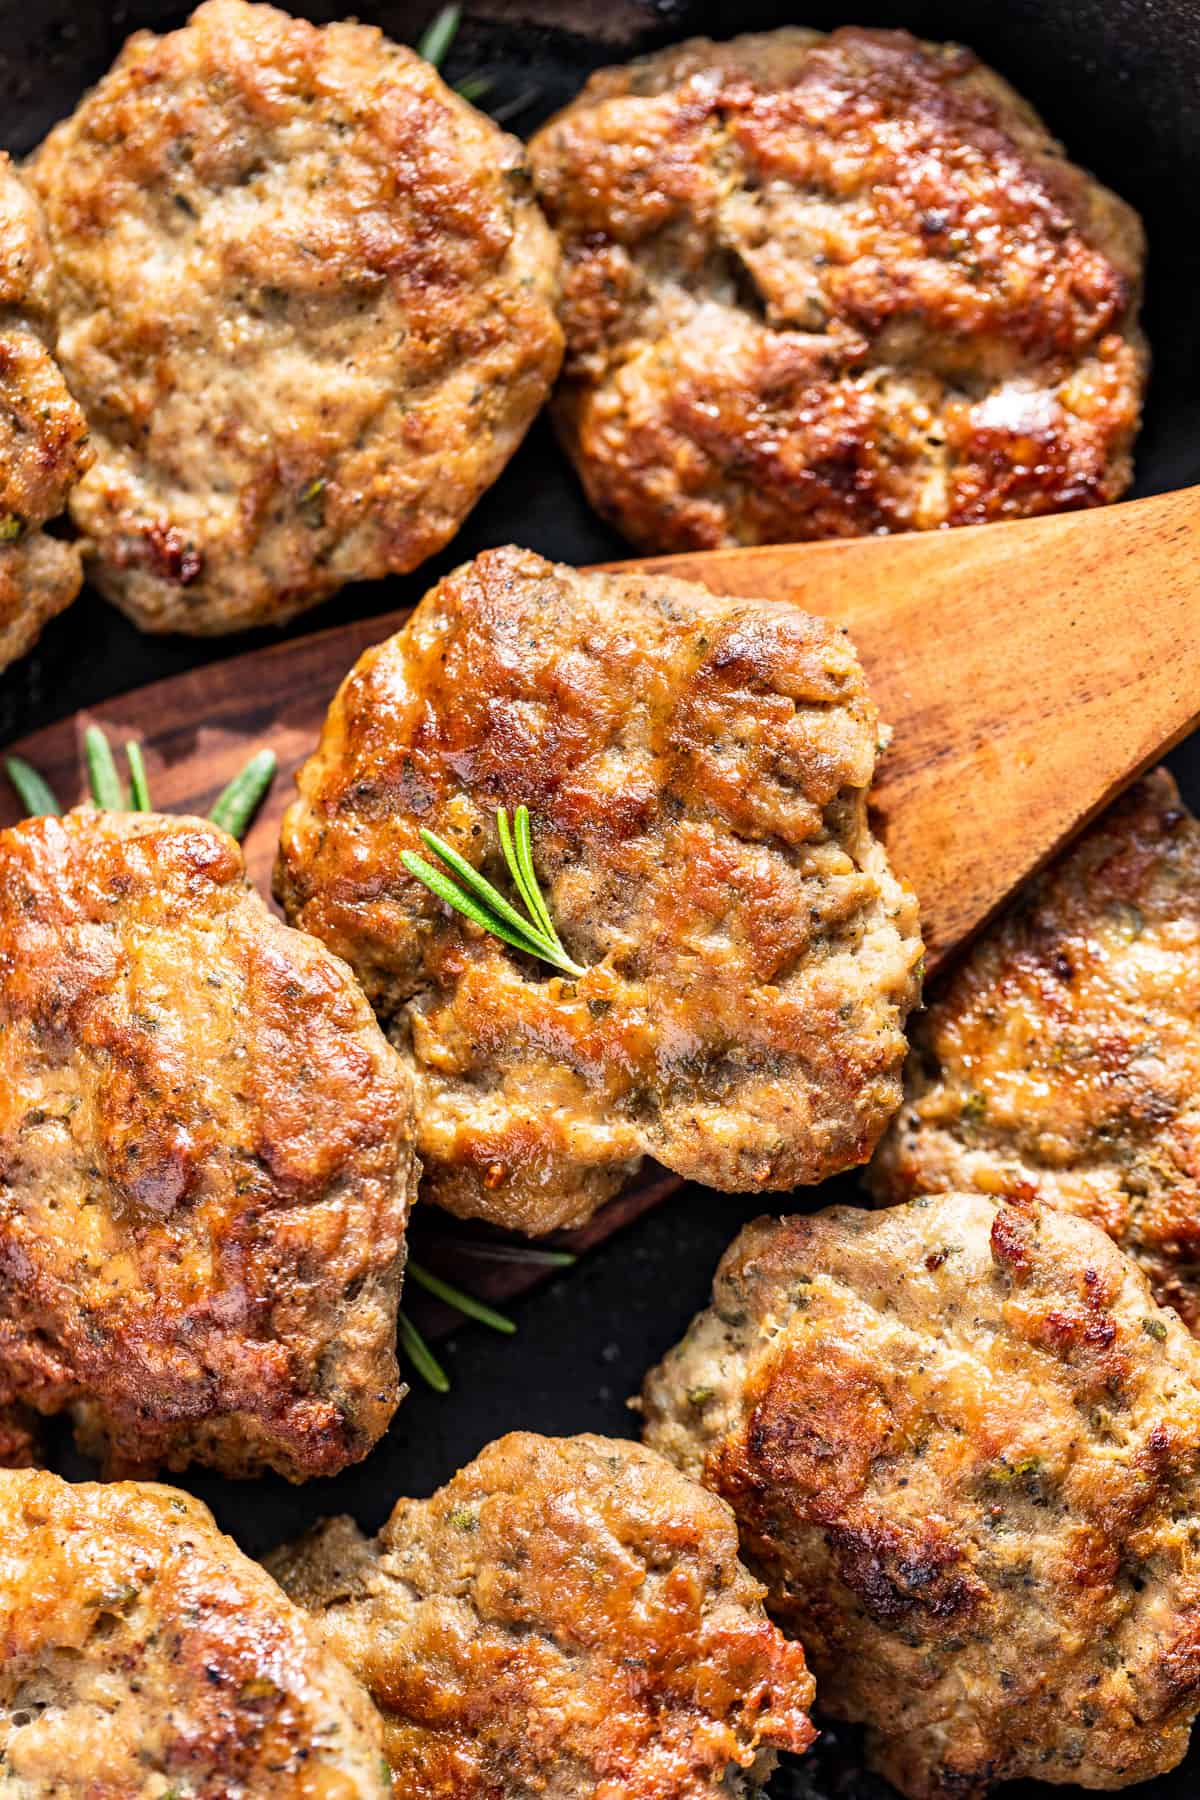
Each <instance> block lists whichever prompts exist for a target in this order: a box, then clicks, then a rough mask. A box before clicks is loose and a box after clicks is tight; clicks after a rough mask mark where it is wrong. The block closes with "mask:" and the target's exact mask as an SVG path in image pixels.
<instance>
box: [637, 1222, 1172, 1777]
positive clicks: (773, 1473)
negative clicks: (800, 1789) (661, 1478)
mask: <svg viewBox="0 0 1200 1800" xmlns="http://www.w3.org/2000/svg"><path fill="white" fill-rule="evenodd" d="M643 1404H644V1408H645V1422H646V1439H647V1442H648V1443H650V1444H651V1445H652V1446H653V1447H654V1448H656V1449H658V1450H660V1451H662V1452H663V1453H665V1454H666V1455H667V1456H669V1457H670V1458H671V1459H672V1460H673V1461H675V1462H676V1463H678V1464H679V1465H680V1467H681V1468H683V1469H684V1470H685V1471H686V1472H687V1473H689V1474H691V1475H693V1476H696V1477H697V1478H701V1479H703V1481H704V1482H705V1484H706V1485H707V1486H709V1487H711V1488H712V1489H713V1490H714V1491H715V1492H716V1493H718V1494H720V1495H721V1496H722V1497H723V1498H724V1499H726V1500H728V1501H729V1502H730V1504H731V1505H732V1506H733V1508H734V1510H735V1512H736V1513H737V1516H738V1523H739V1526H740V1529H741V1533H742V1548H743V1554H744V1555H745V1556H746V1559H747V1561H748V1562H749V1564H750V1566H751V1568H752V1569H754V1571H755V1572H756V1573H758V1574H760V1575H761V1576H762V1578H763V1580H765V1581H766V1583H767V1586H768V1590H769V1593H768V1600H767V1605H768V1609H769V1610H770V1611H771V1612H772V1613H773V1614H774V1616H775V1617H776V1618H777V1619H778V1620H779V1621H780V1622H781V1623H782V1624H783V1625H784V1626H785V1627H786V1628H787V1629H788V1630H789V1631H791V1632H793V1633H795V1634H796V1635H798V1636H799V1638H800V1640H801V1641H802V1642H803V1644H804V1646H805V1650H806V1652H807V1654H808V1658H809V1661H810V1662H811V1664H812V1665H813V1670H814V1673H815V1675H816V1677H817V1688H818V1694H819V1697H820V1703H821V1705H822V1706H823V1707H824V1708H825V1709H826V1710H827V1711H828V1712H829V1713H830V1714H831V1715H832V1716H833V1717H835V1718H843V1719H853V1720H862V1721H865V1722H866V1725H867V1750H868V1756H869V1759H870V1760H871V1762H872V1764H873V1765H874V1766H875V1767H877V1768H878V1769H880V1770H881V1771H882V1772H883V1773H884V1774H885V1775H886V1776H887V1777H888V1778H889V1779H890V1780H891V1781H893V1782H894V1783H895V1784H896V1786H897V1787H898V1788H899V1789H900V1791H901V1792H902V1793H904V1794H906V1795H908V1796H910V1800H950V1797H951V1796H953V1797H954V1800H975V1797H976V1796H981V1795H983V1794H984V1793H986V1792H987V1790H988V1789H989V1788H990V1787H991V1786H992V1784H993V1783H996V1782H1000V1781H1006V1780H1010V1779H1017V1778H1020V1777H1025V1776H1028V1777H1037V1778H1038V1779H1040V1780H1043V1781H1052V1782H1077V1783H1079V1784H1080V1785H1082V1786H1084V1787H1100V1788H1113V1787H1124V1786H1125V1785H1127V1784H1128V1783H1131V1782H1137V1781H1145V1780H1147V1779H1148V1778H1149V1777H1150V1776H1152V1775H1156V1774H1159V1773H1161V1772H1163V1771H1164V1770H1167V1769H1170V1768H1173V1767H1174V1766H1175V1764H1176V1763H1178V1762H1179V1760H1180V1759H1181V1758H1182V1756H1183V1755H1184V1753H1185V1751H1186V1749H1187V1742H1188V1731H1189V1727H1190V1725H1191V1721H1192V1718H1193V1716H1194V1714H1195V1713H1196V1712H1197V1711H1198V1710H1200V1573H1198V1572H1197V1561H1196V1546H1197V1544H1200V1346H1197V1345H1196V1343H1195V1342H1194V1340H1193V1339H1192V1338H1190V1337H1189V1336H1188V1334H1187V1332H1186V1331H1185V1330H1184V1329H1183V1327H1182V1325H1181V1324H1180V1323H1179V1320H1178V1319H1177V1318H1176V1316H1175V1314H1174V1313H1172V1312H1170V1311H1169V1310H1167V1309H1165V1308H1160V1307H1159V1306H1158V1305H1157V1304H1156V1302H1155V1300H1154V1298H1153V1295H1152V1294H1151V1292H1150V1289H1149V1286H1148V1284H1147V1282H1146V1279H1145V1277H1144V1276H1143V1275H1142V1273H1141V1271H1140V1270H1139V1269H1138V1268H1137V1266H1136V1264H1134V1263H1133V1262H1132V1261H1131V1260H1130V1259H1129V1258H1128V1257H1126V1256H1125V1255H1123V1254H1122V1252H1121V1251H1119V1250H1118V1249H1117V1248H1116V1246H1115V1245H1114V1244H1113V1243H1112V1242H1111V1240H1110V1239H1109V1238H1107V1237H1106V1236H1105V1235H1104V1233H1103V1232H1101V1231H1098V1230H1097V1229H1096V1227H1095V1226H1093V1225H1090V1224H1088V1223H1087V1221H1086V1220H1083V1219H1077V1218H1074V1217H1072V1216H1071V1215H1070V1214H1068V1213H1062V1212H1057V1211H1055V1210H1054V1209H1052V1208H1048V1207H1047V1208H1039V1207H1037V1206H1036V1205H1035V1204H1027V1205H1023V1206H1018V1205H1014V1204H1012V1203H1011V1202H1007V1201H997V1200H993V1199H989V1198H988V1197H986V1196H985V1195H982V1194H939V1195H936V1196H933V1197H930V1198H925V1199H921V1200H916V1201H913V1202H912V1203H911V1204H909V1205H907V1206H898V1207H893V1208H891V1209H889V1210H888V1211H886V1212H878V1213H872V1212H863V1211H860V1210H858V1209H855V1208H849V1207H833V1208H830V1209H829V1210H827V1211H826V1212H823V1213H819V1214H817V1215H815V1216H814V1217H811V1218H791V1219H760V1220H758V1221H757V1222H756V1223H755V1224H753V1225H750V1226H748V1227H747V1229H746V1230H745V1231H743V1232H742V1234H741V1236H740V1237H739V1238H738V1239H737V1241H736V1242H735V1243H734V1244H733V1246H732V1247H731V1249H730V1250H729V1251H728V1252H727V1253H726V1255H725V1257H724V1259H723V1261H722V1263H721V1266H720V1268H719V1270H718V1272H717V1277H716V1281H715V1283H714V1287H713V1304H712V1308H711V1310H710V1311H708V1312H705V1313H702V1314H701V1315H700V1316H699V1317H698V1318H697V1319H696V1320H695V1322H694V1323H693V1325H692V1327H691V1329H690V1331H689V1332H688V1334H687V1336H686V1338H685V1339H684V1340H683V1342H682V1343H681V1344H680V1345H679V1346H678V1347H677V1348H676V1349H675V1350H673V1351H672V1352H671V1353H670V1354H669V1355H668V1357H667V1358H666V1360H665V1361H664V1362H663V1363H662V1364H661V1366H660V1367H659V1368H658V1369H656V1370H654V1371H653V1372H652V1373H651V1375H650V1376H649V1378H648V1380H647V1383H646V1388H645V1392H644V1396H643Z"/></svg>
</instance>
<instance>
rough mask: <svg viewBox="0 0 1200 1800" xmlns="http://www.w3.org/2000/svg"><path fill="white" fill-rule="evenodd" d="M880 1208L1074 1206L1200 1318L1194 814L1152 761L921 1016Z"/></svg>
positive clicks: (876, 1168)
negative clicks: (970, 1196)
mask: <svg viewBox="0 0 1200 1800" xmlns="http://www.w3.org/2000/svg"><path fill="white" fill-rule="evenodd" d="M905 1089H906V1100H905V1105H904V1107H903V1108H902V1110H901V1112H900V1113H899V1114H898V1115H897V1118H896V1120H895V1122H894V1123H893V1125H892V1127H891V1130H890V1131H889V1133H888V1136H887V1137H886V1138H885V1139H884V1141H883V1143H882V1144H881V1146H880V1149H879V1153H878V1155H877V1157H876V1160H875V1163H874V1165H873V1166H872V1170H871V1176H870V1179H871V1185H872V1188H873V1190H874V1193H875V1196H876V1198H877V1199H878V1200H880V1201H881V1202H891V1201H894V1200H907V1199H909V1198H911V1196H912V1195H914V1194H920V1193H931V1192H936V1191H939V1190H944V1189H951V1188H962V1189H969V1188H978V1189H981V1190H982V1191H983V1192H984V1193H991V1194H1009V1195H1014V1196H1021V1195H1026V1196H1036V1197H1037V1198H1038V1199H1040V1200H1043V1201H1045V1202H1047V1203H1048V1204H1050V1205H1053V1206H1061V1207H1065V1208H1066V1209H1067V1210H1068V1211H1070V1212H1075V1213H1081V1214H1082V1215H1083V1216H1084V1217H1085V1218H1088V1219H1091V1220H1092V1221H1093V1223H1094V1224H1097V1225H1099V1226H1101V1228H1102V1229H1103V1230H1105V1231H1107V1232H1108V1234H1109V1236H1110V1237H1112V1238H1115V1240H1116V1241H1117V1243H1118V1244H1120V1245H1121V1246H1122V1248H1123V1249H1125V1250H1127V1251H1129V1253H1130V1254H1131V1255H1132V1256H1134V1257H1136V1258H1137V1260H1138V1262H1139V1263H1141V1265H1142V1267H1143V1268H1144V1269H1145V1271H1146V1273H1147V1275H1148V1276H1149V1277H1150V1282H1151V1285H1152V1286H1153V1288H1154V1290H1155V1293H1156V1294H1157V1296H1158V1298H1159V1300H1160V1301H1161V1302H1162V1303H1163V1304H1164V1305H1168V1306H1173V1307H1175V1309H1176V1311H1177V1312H1179V1313H1181V1314H1182V1316H1183V1318H1184V1320H1185V1322H1186V1323H1187V1324H1188V1325H1189V1326H1190V1327H1191V1328H1192V1330H1193V1331H1195V1330H1196V1329H1197V1328H1198V1327H1200V824H1197V822H1196V820H1195V819H1193V818H1192V816H1191V814H1190V813H1189V812H1188V811H1187V809H1186V807H1185V806H1184V805H1183V803H1182V801H1181V800H1180V798H1179V793H1178V790H1177V789H1176V786H1175V783H1174V781H1173V780H1172V779H1171V776H1170V775H1169V774H1168V773H1167V771H1166V770H1165V769H1159V770H1157V771H1156V772H1155V773H1154V774H1153V775H1151V776H1149V777H1148V778H1147V779H1146V780H1145V781H1142V782H1139V783H1138V784H1137V785H1136V786H1135V787H1134V788H1132V789H1131V790H1130V791H1129V793H1128V794H1126V795H1125V796H1124V797H1123V798H1122V799H1121V800H1119V801H1118V802H1117V804H1116V805H1115V806H1113V807H1112V808H1111V809H1110V810H1109V811H1108V812H1107V813H1106V814H1105V815H1104V816H1103V817H1102V818H1101V819H1100V820H1099V821H1098V823H1097V824H1095V825H1093V826H1092V827H1091V829H1090V830H1089V831H1087V832H1086V833H1085V834H1084V835H1083V837H1082V838H1081V839H1080V840H1079V841H1078V842H1077V843H1076V844H1075V845H1073V846H1072V847H1071V848H1070V849H1069V850H1068V851H1067V852H1066V853H1065V854H1064V855H1063V856H1061V857H1060V858H1059V859H1058V861H1057V862H1056V863H1055V864H1054V865H1053V866H1052V867H1051V868H1050V869H1049V870H1048V871H1047V872H1046V874H1044V875H1043V876H1041V877H1040V878H1039V879H1038V880H1036V881H1035V882H1033V883H1032V884H1031V886H1030V887H1029V889H1028V890H1027V891H1026V893H1025V894H1024V895H1023V896H1022V897H1021V899H1020V900H1018V901H1017V902H1016V903H1015V904H1014V905H1013V906H1012V907H1010V909H1009V910H1008V912H1007V913H1005V914H1004V915H1003V916H1002V917H1001V919H1000V920H999V921H998V922H997V923H996V924H995V925H994V926H993V927H992V928H991V930H990V931H988V932H986V933H985V934H984V936H983V938H982V939H981V940H980V941H979V943H978V944H977V945H976V946H975V947H974V949H973V950H972V951H971V954H970V955H969V956H968V957H967V958H966V959H965V961H964V962H962V963H961V964H960V965H959V967H958V968H957V970H956V971H955V973H954V975H953V978H952V979H951V981H950V983H949V985H948V986H947V987H945V988H944V989H943V990H942V991H941V993H940V994H939V995H938V998H937V999H936V1000H935V1001H934V1002H933V1004H932V1005H931V1006H930V1008H929V1011H928V1012H927V1013H926V1014H925V1015H924V1016H923V1017H922V1018H921V1019H920V1020H919V1021H918V1022H917V1026H916V1030H915V1032H914V1036H913V1052H912V1055H911V1057H910V1059H909V1063H908V1067H907V1070H906V1075H905Z"/></svg>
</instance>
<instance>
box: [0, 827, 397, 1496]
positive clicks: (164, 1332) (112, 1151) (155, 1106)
mask: <svg viewBox="0 0 1200 1800" xmlns="http://www.w3.org/2000/svg"><path fill="white" fill-rule="evenodd" d="M415 1183H416V1172H415V1164H414V1159H413V1154H412V1118H411V1095H410V1088H409V1083H408V1080H407V1077H406V1075H405V1072H404V1070H403V1068H402V1067H401V1065H400V1062H399V1059H398V1058H397V1057H396V1056H395V1055H394V1054H393V1052H392V1051H391V1050H390V1049H389V1047H388V1045H387V1044H386V1042H385V1041H384V1039H383V1037H382V1035H381V1034H380V1032H379V1030H378V1028H377V1027H376V1024H375V1021H374V1019H373V1018H372V1017H371V1013H370V1009H369V1008H368V1006H367V1004H366V1002H365V1000H364V999H363V998H362V996H361V994H360V993H359V991H358V989H357V987H356V986H355V984H354V982H353V980H352V979H351V975H350V971H349V970H348V969H347V968H345V966H344V965H343V964H342V963H340V962H338V961H337V960H336V958H334V957H332V956H330V955H329V954H328V952H327V951H326V950H325V949H324V948H323V947H322V946H321V945H319V944H316V943H314V942H313V941H312V940H311V939H310V938H305V937H303V936H301V935H300V934H299V933H298V932H293V931H290V930H289V929H288V928H287V927H286V926H284V925H281V924H280V923H279V922H278V920H276V919H274V918H272V916H271V914H270V913H269V912H268V911H267V908H266V907H265V906H264V904H263V902H262V901H261V900H260V899H259V897H258V895H257V894H255V893H254V892H253V890H252V889H251V888H250V887H249V886H248V884H247V882H246V879H245V868H244V864H243V862H242V856H241V852H240V851H239V849H238V847H237V845H236V844H235V843H234V841H233V839H232V838H229V837H226V835H225V833H224V832H222V831H218V830H217V829H216V827H215V826H212V825H209V824H207V823H206V822H204V821H202V820H199V819H185V818H163V817H158V816H156V815H154V814H151V813H141V814H129V813H125V814H122V813H95V812H92V811H90V810H82V809H81V810H80V811H78V812H74V813H71V814H70V815H69V816H68V817H67V818H66V819H65V820H58V819H36V820H27V821H26V822H25V823H24V824H23V825H20V826H17V827H16V828H15V829H13V830H11V831H5V832H3V833H0V1403H4V1402H6V1401H8V1400H10V1399H21V1400H25V1401H28V1402H29V1403H30V1404H31V1405H32V1406H34V1407H36V1408H37V1409H38V1410H40V1411H42V1412H56V1411H59V1410H60V1409H63V1408H68V1409H70V1411H71V1412H72V1413H73V1415H74V1417H75V1422H76V1428H77V1431H78V1433H79V1436H80V1439H81V1442H82V1443H83V1445H84V1447H85V1448H86V1449H88V1450H89V1451H92V1452H94V1453H97V1454H102V1455H104V1456H105V1457H106V1459H107V1461H108V1463H109V1466H110V1467H111V1468H113V1469H117V1470H120V1469H125V1470H132V1469H137V1468H153V1467H154V1466H156V1465H157V1464H159V1463H166V1464H167V1465H168V1466H169V1467H171V1468H182V1467H183V1466H184V1465H185V1464H186V1463H187V1462H188V1461H189V1460H190V1459H193V1458H194V1459H196V1460H197V1461H200V1462H206V1463H209V1464H211V1465H213V1466H214V1467H216V1468H219V1469H223V1470H225V1471H226V1472H227V1473H230V1474H250V1473H254V1472H256V1471H257V1470H259V1469H262V1468H273V1469H277V1470H279V1471H280V1472H281V1473H282V1474H284V1475H287V1476H289V1477H291V1478H292V1479H294V1480H299V1479H302V1478H304V1477H305V1476H309V1475H327V1474H331V1473H333V1472H334V1471H335V1470H337V1469H340V1468H341V1467H342V1466H343V1465H344V1464H346V1463H347V1462H351V1461H353V1460H355V1459H356V1458H358V1457H360V1456H363V1455H365V1453H366V1452H367V1450H368V1449H369V1448H370V1447H371V1445H372V1444H373V1443H374V1442H375V1440H376V1439H377V1438H378V1437H379V1435H380V1433H381V1432H382V1431H383V1430H384V1428H385V1426H386V1425H387V1422H388V1420H389V1418H390V1417H391V1414H392V1412H393V1410H394V1408H395V1406H396V1403H397V1400H398V1398H399V1389H398V1386H397V1373H396V1362H395V1354H394V1342H393V1338H394V1331H395V1311H396V1298H397V1293H398V1289H399V1284H400V1275H401V1268H402V1264H403V1250H404V1225H405V1219H406V1215H407V1211H408V1206H409V1202H410V1199H411V1197H412V1193H413V1190H414V1188H415Z"/></svg>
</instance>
